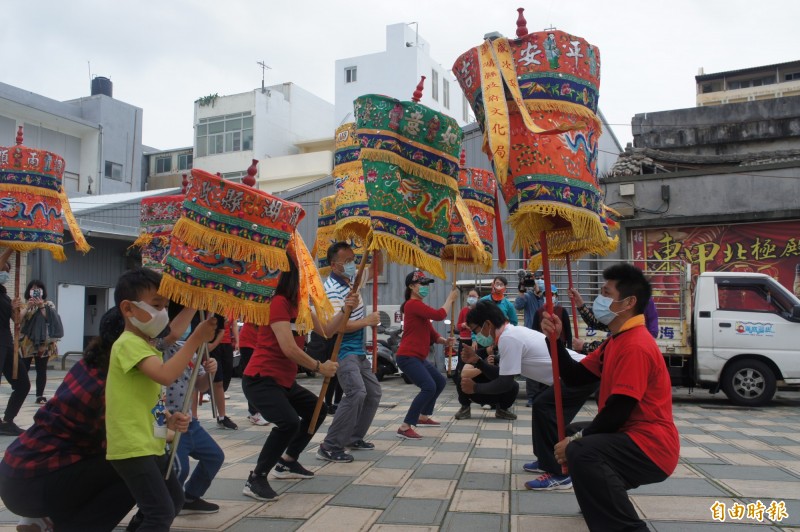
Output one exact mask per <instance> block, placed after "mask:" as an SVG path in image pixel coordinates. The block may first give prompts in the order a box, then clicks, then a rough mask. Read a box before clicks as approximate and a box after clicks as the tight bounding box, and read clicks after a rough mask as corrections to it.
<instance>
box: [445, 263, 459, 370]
mask: <svg viewBox="0 0 800 532" xmlns="http://www.w3.org/2000/svg"><path fill="white" fill-rule="evenodd" d="M456 289H458V263H457V262H456V256H455V253H453V290H456ZM457 320H458V318H457V317H456V300H455V299H454V300H453V305H452V308H451V309H450V338H455V336H456V321H457ZM455 348H456V346H455V343H453V345H451V346H450V347H448V348H447V376H448V377H449V376H450V374H451V373H452V371H453V351H454V350H455Z"/></svg>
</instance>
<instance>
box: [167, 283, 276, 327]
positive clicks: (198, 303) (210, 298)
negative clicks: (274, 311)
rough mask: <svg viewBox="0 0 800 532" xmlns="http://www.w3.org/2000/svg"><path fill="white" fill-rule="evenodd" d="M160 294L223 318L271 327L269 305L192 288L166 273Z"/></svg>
mask: <svg viewBox="0 0 800 532" xmlns="http://www.w3.org/2000/svg"><path fill="white" fill-rule="evenodd" d="M158 293H159V294H161V295H162V296H164V297H167V298H169V299H171V300H173V301H176V302H178V303H180V304H181V305H183V306H186V307H191V308H195V309H198V310H206V311H208V312H213V313H215V314H221V315H222V316H237V317H240V318H241V319H242V320H244V321H245V322H246V323H254V324H256V325H269V303H255V302H248V301H242V300H241V299H239V298H238V297H235V296H232V295H230V294H227V293H225V292H219V291H217V290H209V289H208V288H202V287H199V286H191V285H188V284H186V283H184V282H182V281H179V280H177V279H175V278H174V277H172V276H171V275H169V274H167V273H164V274H162V276H161V286H159V288H158Z"/></svg>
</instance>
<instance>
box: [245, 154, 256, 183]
mask: <svg viewBox="0 0 800 532" xmlns="http://www.w3.org/2000/svg"><path fill="white" fill-rule="evenodd" d="M257 172H258V159H253V162H252V163H251V164H250V166H249V167H247V175H246V176H244V178H242V183H243V184H245V185H247V186H248V187H254V186H256V173H257Z"/></svg>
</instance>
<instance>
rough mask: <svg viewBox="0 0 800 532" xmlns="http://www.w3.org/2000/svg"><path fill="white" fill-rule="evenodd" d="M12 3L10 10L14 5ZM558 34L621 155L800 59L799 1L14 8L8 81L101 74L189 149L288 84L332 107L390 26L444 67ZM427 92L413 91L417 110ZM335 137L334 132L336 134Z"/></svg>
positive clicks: (160, 2) (165, 3)
mask: <svg viewBox="0 0 800 532" xmlns="http://www.w3.org/2000/svg"><path fill="white" fill-rule="evenodd" d="M9 4H10V5H9ZM517 7H524V8H525V16H526V18H527V20H528V29H529V30H530V31H539V30H542V29H544V28H546V27H549V26H555V27H556V28H558V29H560V30H564V31H567V32H569V33H572V34H573V35H578V36H580V37H583V38H585V39H587V40H588V41H589V42H590V43H592V44H594V45H596V46H597V47H599V48H600V54H601V62H602V72H601V76H602V81H601V87H600V109H601V110H602V111H603V113H604V114H605V116H606V118H607V120H608V122H609V123H610V124H612V128H613V129H614V132H615V134H616V135H617V137H618V139H619V141H620V143H621V144H622V145H623V147H624V145H625V143H626V142H629V141H631V133H630V121H631V118H632V117H633V115H634V114H636V113H645V112H652V111H661V110H667V109H679V108H684V107H693V106H694V104H695V84H694V76H695V75H696V74H697V71H698V68H699V67H704V68H705V72H706V73H712V72H720V71H725V70H735V69H740V68H747V67H751V66H758V65H766V64H772V63H781V62H786V61H793V60H797V59H800V31H798V21H800V1H797V0H761V1H759V2H754V1H752V0H748V1H745V0H674V1H673V0H659V1H652V0H635V1H634V0H630V1H628V0H602V1H598V0H594V1H591V2H590V1H587V0H571V1H570V2H565V1H563V0H562V1H558V0H538V1H532V0H524V1H520V0H515V1H513V2H510V1H507V0H483V1H481V2H479V1H476V0H391V1H390V0H383V1H375V2H359V1H335V0H311V1H302V0H293V1H292V0H290V1H283V0H281V1H276V0H222V1H220V0H217V1H209V0H136V1H128V2H121V1H116V0H114V1H112V0H68V1H64V0H24V1H23V0H9V1H8V2H3V9H2V12H3V15H2V16H3V19H4V24H3V31H2V32H0V45H1V46H2V48H0V49H2V52H1V53H0V57H2V69H1V70H0V81H3V82H5V83H8V84H10V85H14V86H16V87H19V88H22V89H25V90H29V91H31V92H34V93H37V94H41V95H44V96H47V97H49V98H53V99H56V100H68V99H72V98H77V97H81V96H87V95H89V93H90V81H89V80H90V77H89V66H88V62H89V61H90V62H91V74H92V75H93V76H94V75H101V76H106V77H109V78H111V80H112V81H113V83H114V97H115V98H117V99H119V100H122V101H125V102H128V103H130V104H133V105H136V106H138V107H141V108H143V109H144V126H143V127H144V139H143V140H144V143H145V144H147V145H150V146H154V147H156V148H160V149H167V148H176V147H182V146H191V145H192V131H193V130H192V118H193V115H192V112H193V102H194V100H196V99H197V98H199V97H201V96H205V95H208V94H213V93H219V94H220V95H226V94H236V93H240V92H245V91H248V90H251V89H254V88H256V87H259V86H260V85H261V69H260V67H259V66H258V65H257V64H256V62H257V61H261V60H263V61H265V62H266V64H267V65H269V66H270V67H272V70H268V71H267V74H266V76H267V77H266V82H267V84H268V85H269V84H276V83H282V82H286V81H291V82H294V83H296V84H298V85H299V86H301V87H303V88H304V89H306V90H309V91H311V92H312V93H315V94H317V95H318V96H320V97H322V98H324V99H326V100H328V101H330V102H331V103H333V101H334V62H335V60H336V59H340V58H345V57H352V56H358V55H364V54H370V53H375V52H380V51H383V50H385V42H386V38H385V35H386V26H387V25H389V24H395V23H399V22H418V23H419V32H420V35H421V36H422V37H424V38H425V39H426V40H427V41H428V42H429V43H430V45H431V55H432V56H433V58H434V59H435V60H437V61H439V62H440V63H441V64H442V65H443V66H444V67H445V68H447V69H449V68H451V67H452V65H453V62H454V61H455V59H456V58H457V57H458V56H459V55H460V54H461V53H463V52H464V51H466V50H467V49H469V48H471V47H473V46H476V45H478V44H480V42H481V41H482V37H483V35H484V34H485V33H487V32H489V31H499V32H501V33H503V34H504V35H506V36H511V37H513V36H514V32H515V29H516V25H515V21H516V15H517V13H516V8H517ZM416 81H417V80H409V87H410V90H409V91H408V94H398V95H392V96H396V97H399V98H400V99H404V100H405V99H409V97H410V94H411V92H412V91H413V87H414V85H415V84H416ZM332 133H333V132H331V134H332Z"/></svg>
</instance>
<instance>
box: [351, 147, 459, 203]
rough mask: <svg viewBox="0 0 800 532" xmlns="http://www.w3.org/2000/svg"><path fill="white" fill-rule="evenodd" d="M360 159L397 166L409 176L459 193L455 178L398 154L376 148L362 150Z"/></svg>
mask: <svg viewBox="0 0 800 532" xmlns="http://www.w3.org/2000/svg"><path fill="white" fill-rule="evenodd" d="M360 157H361V160H362V161H363V160H364V159H369V160H373V161H379V162H383V163H389V164H394V165H397V166H399V167H400V168H402V169H403V171H404V172H406V173H408V174H411V175H414V176H417V177H422V178H425V179H427V180H428V181H431V182H433V183H436V184H437V185H442V186H445V187H449V188H450V189H452V190H454V191H456V192H457V191H458V181H457V180H456V179H455V178H452V177H449V176H446V175H445V174H443V173H441V172H437V171H436V170H432V169H430V168H428V167H427V166H422V165H421V164H417V163H414V162H411V161H409V160H408V159H405V158H403V157H400V156H399V155H397V154H396V153H393V152H390V151H386V150H376V149H374V148H362V149H361V156H360Z"/></svg>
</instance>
